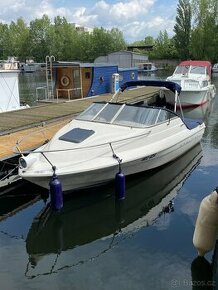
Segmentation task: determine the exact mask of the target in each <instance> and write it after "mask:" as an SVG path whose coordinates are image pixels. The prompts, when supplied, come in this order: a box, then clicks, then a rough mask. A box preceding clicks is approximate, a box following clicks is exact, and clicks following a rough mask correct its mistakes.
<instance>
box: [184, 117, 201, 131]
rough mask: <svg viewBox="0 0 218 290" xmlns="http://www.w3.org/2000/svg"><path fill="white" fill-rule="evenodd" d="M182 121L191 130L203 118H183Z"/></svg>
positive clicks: (199, 123)
mask: <svg viewBox="0 0 218 290" xmlns="http://www.w3.org/2000/svg"><path fill="white" fill-rule="evenodd" d="M183 122H184V124H185V125H186V127H187V128H188V129H190V130H191V129H194V128H195V127H197V126H199V125H201V124H202V123H203V120H200V119H189V118H184V120H183Z"/></svg>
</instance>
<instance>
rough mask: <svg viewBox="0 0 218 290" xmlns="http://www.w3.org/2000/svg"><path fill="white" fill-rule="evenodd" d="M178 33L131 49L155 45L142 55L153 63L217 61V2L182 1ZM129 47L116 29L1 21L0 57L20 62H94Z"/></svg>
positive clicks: (141, 42)
mask: <svg viewBox="0 0 218 290" xmlns="http://www.w3.org/2000/svg"><path fill="white" fill-rule="evenodd" d="M174 33H175V35H174V36H173V37H171V38H170V37H169V35H168V33H167V31H160V32H159V35H158V37H157V38H156V39H155V38H153V37H152V36H149V35H148V36H145V38H144V39H143V40H139V41H136V42H134V43H132V44H131V45H138V46H140V45H153V50H152V51H150V52H144V53H146V54H149V58H152V59H201V60H210V61H211V62H218V1H217V0H191V1H189V0H179V1H178V5H177V13H176V15H175V26H174ZM127 46H128V44H127V43H126V41H125V39H124V37H123V33H122V32H121V31H120V30H119V29H118V28H112V29H111V30H106V29H104V28H102V27H101V28H94V29H93V32H92V33H88V32H78V31H77V30H76V28H75V27H74V26H72V24H71V23H68V22H67V20H66V18H64V17H60V16H57V17H55V18H54V22H53V23H52V22H51V20H50V19H49V18H48V16H47V15H44V16H43V17H42V18H40V19H35V20H32V21H31V22H30V23H29V25H27V24H26V23H25V21H24V20H23V19H22V18H18V19H17V20H16V21H15V22H14V21H12V22H11V23H10V24H4V23H0V59H7V58H8V56H16V57H17V58H18V59H19V60H20V61H25V60H26V59H29V58H33V59H34V60H35V61H36V62H44V61H45V57H46V55H54V56H55V58H56V60H62V61H80V62H93V61H94V60H95V58H97V57H98V56H101V55H107V54H109V53H111V52H115V51H120V50H126V49H127ZM140 52H141V51H140Z"/></svg>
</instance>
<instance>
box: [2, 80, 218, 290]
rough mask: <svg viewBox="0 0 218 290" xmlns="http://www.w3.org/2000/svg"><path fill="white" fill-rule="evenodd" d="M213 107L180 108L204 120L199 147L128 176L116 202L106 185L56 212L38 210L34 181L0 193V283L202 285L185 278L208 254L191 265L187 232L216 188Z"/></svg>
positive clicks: (217, 104) (9, 289)
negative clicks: (6, 193) (123, 194)
mask: <svg viewBox="0 0 218 290" xmlns="http://www.w3.org/2000/svg"><path fill="white" fill-rule="evenodd" d="M31 77H33V75H32V76H31ZM156 77H158V76H156ZM160 77H163V76H160ZM213 81H214V83H215V84H216V87H217V91H218V76H217V77H216V76H214V79H213ZM217 110H218V96H216V98H215V100H214V102H213V103H212V104H210V106H207V107H203V108H199V109H195V110H192V111H189V112H186V114H187V115H189V116H193V117H195V118H202V117H204V118H205V123H206V124H207V128H206V131H205V134H204V136H203V139H202V143H201V146H196V147H195V148H193V149H192V150H191V151H189V152H188V153H187V154H186V155H184V156H182V157H181V158H179V159H178V160H176V161H174V162H172V163H170V164H168V165H167V166H165V167H162V168H160V169H159V170H154V171H152V172H150V173H149V174H148V173H147V174H145V173H143V174H140V175H138V176H137V177H134V178H132V179H127V185H126V187H127V192H126V199H125V200H124V201H123V202H117V201H116V200H115V197H114V187H113V184H111V185H109V186H107V187H105V188H101V189H98V190H95V191H94V190H92V191H83V192H80V193H77V194H75V195H74V196H73V197H71V196H66V197H65V203H64V209H63V211H62V212H61V213H50V212H49V211H47V212H44V214H40V211H42V210H43V208H44V207H45V205H46V193H45V192H43V191H42V189H40V188H38V187H34V186H33V185H29V184H23V185H21V186H20V187H19V188H16V189H15V190H14V191H12V192H11V194H10V195H9V196H8V197H0V198H1V203H0V215H1V222H0V257H1V258H0V285H1V287H0V289H2V290H13V289H53V290H56V289H78V290H83V289H84V290H89V289H91V290H92V289H95V290H96V289H108V290H109V289H113V290H116V289H117V290H123V289H125V290H128V289H130V290H133V289H136V290H141V289H146V290H147V289H148V290H150V289H158V290H159V289H164V290H165V289H202V288H201V287H200V288H196V287H192V284H193V283H192V281H193V282H196V281H198V279H199V277H200V278H201V279H202V277H204V276H206V275H207V273H208V272H207V269H208V268H209V266H210V265H209V263H211V260H212V253H208V254H207V255H206V260H205V264H204V265H199V264H197V263H196V260H195V259H196V250H195V248H194V247H193V244H192V237H193V231H194V224H195V221H196V217H197V214H198V208H199V204H200V201H201V200H202V198H203V197H204V196H205V195H207V194H208V193H210V192H211V191H212V190H213V189H214V188H215V187H216V186H218V179H217V176H218V114H217ZM39 194H43V198H44V199H41V198H39V199H38V200H36V199H37V196H39ZM26 195H27V196H28V198H27V197H26ZM31 200H32V202H31ZM21 204H26V206H25V208H23V209H21ZM19 208H20V209H19ZM13 210H14V212H12V213H11V215H7V213H8V212H11V211H13ZM205 279H208V280H210V276H209V274H208V277H206V278H205Z"/></svg>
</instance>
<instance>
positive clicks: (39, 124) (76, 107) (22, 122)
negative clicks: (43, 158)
mask: <svg viewBox="0 0 218 290" xmlns="http://www.w3.org/2000/svg"><path fill="white" fill-rule="evenodd" d="M157 92H158V90H157V88H155V87H152V88H150V87H143V88H137V89H132V90H129V91H126V92H124V93H122V95H121V96H120V97H119V101H120V102H128V103H133V102H137V101H141V100H144V99H147V100H148V99H151V98H152V96H154V95H155V94H156V93H157ZM111 97H112V94H104V95H99V96H95V97H89V98H83V99H76V100H72V101H66V102H61V103H46V104H43V105H40V106H35V107H31V108H28V109H23V110H22V109H21V110H16V111H10V112H5V113H0V161H3V160H6V159H9V158H11V157H14V156H16V155H17V154H19V150H21V151H28V150H33V149H35V148H37V147H39V146H40V145H42V144H43V143H44V142H45V141H47V140H50V139H51V138H52V136H53V135H54V134H55V133H56V132H57V131H58V130H59V129H60V128H61V127H63V126H64V125H65V124H66V123H67V122H69V121H70V120H72V119H73V118H74V117H75V116H76V115H78V114H79V113H80V112H82V111H83V110H84V109H86V108H87V107H88V106H89V105H90V104H91V103H93V102H95V101H109V100H110V99H111ZM18 147H19V149H18Z"/></svg>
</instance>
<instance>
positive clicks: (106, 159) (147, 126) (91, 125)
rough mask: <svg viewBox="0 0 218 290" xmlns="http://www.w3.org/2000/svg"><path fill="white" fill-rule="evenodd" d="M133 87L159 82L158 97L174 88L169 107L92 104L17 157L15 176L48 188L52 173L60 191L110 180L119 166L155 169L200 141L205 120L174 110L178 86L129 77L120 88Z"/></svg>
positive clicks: (128, 169)
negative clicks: (44, 141) (133, 79)
mask: <svg viewBox="0 0 218 290" xmlns="http://www.w3.org/2000/svg"><path fill="white" fill-rule="evenodd" d="M136 86H155V87H159V88H160V98H162V93H161V91H162V89H163V87H165V88H167V89H168V90H171V91H172V92H174V93H175V107H174V110H173V111H172V110H170V109H167V108H166V107H165V106H160V105H159V106H148V105H141V104H140V105H139V104H125V103H119V102H96V103H93V104H92V105H91V106H90V107H88V108H87V109H86V110H85V111H84V112H83V113H81V114H80V115H79V116H77V117H76V118H75V119H74V120H73V121H71V122H70V123H69V124H67V125H66V126H64V127H63V128H62V129H61V130H59V131H58V132H57V133H56V135H55V136H54V137H53V138H52V139H51V140H50V142H48V143H47V144H45V145H43V146H42V147H40V148H39V149H37V150H35V151H33V152H31V153H30V154H29V155H28V156H22V157H21V158H20V169H19V174H20V176H21V177H22V178H24V179H27V180H29V181H30V182H33V183H35V184H38V185H40V186H42V187H45V188H49V180H50V178H51V176H52V175H53V173H56V174H57V175H58V176H59V178H60V180H61V183H62V186H63V190H64V191H69V190H75V189H81V188H86V187H92V186H96V185H101V184H103V183H106V182H109V181H111V180H113V179H114V177H115V174H116V173H117V172H118V170H120V169H121V167H122V171H123V172H124V174H125V175H131V174H135V173H139V172H141V171H146V170H149V169H153V168H157V167H159V166H161V165H163V164H166V163H168V162H170V161H172V160H174V159H176V158H177V157H179V156H181V155H182V154H184V153H185V152H187V151H188V150H189V149H191V148H192V147H193V146H195V145H196V144H198V143H199V142H200V140H201V138H202V135H203V133H204V129H205V125H204V123H203V122H199V121H196V120H190V119H188V120H187V119H184V118H183V117H180V116H179V115H177V113H176V103H177V100H178V96H179V93H180V91H181V87H180V86H179V85H178V84H176V83H173V82H169V81H130V82H127V83H125V84H123V85H122V86H121V89H120V91H124V90H125V89H127V88H131V87H136ZM116 95H117V94H115V96H116ZM115 96H114V97H115ZM162 105H163V104H162Z"/></svg>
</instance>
